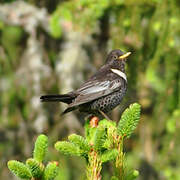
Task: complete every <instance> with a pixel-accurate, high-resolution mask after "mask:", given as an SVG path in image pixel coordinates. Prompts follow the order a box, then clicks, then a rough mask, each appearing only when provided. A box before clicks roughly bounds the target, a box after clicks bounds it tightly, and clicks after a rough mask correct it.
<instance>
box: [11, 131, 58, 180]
mask: <svg viewBox="0 0 180 180" xmlns="http://www.w3.org/2000/svg"><path fill="white" fill-rule="evenodd" d="M47 144H48V138H47V136H45V135H43V134H41V135H39V136H38V138H37V140H36V142H35V148H34V158H29V159H27V160H26V165H25V164H23V163H21V162H19V161H16V160H11V161H8V168H9V170H10V171H12V172H13V173H14V174H15V175H16V176H17V177H19V178H21V179H31V180H33V179H34V180H35V179H38V180H54V178H55V177H56V176H57V174H58V172H59V168H58V163H57V162H50V163H48V165H47V166H46V167H45V165H44V164H42V162H41V161H43V160H44V157H45V152H46V151H47ZM35 158H36V159H35Z"/></svg>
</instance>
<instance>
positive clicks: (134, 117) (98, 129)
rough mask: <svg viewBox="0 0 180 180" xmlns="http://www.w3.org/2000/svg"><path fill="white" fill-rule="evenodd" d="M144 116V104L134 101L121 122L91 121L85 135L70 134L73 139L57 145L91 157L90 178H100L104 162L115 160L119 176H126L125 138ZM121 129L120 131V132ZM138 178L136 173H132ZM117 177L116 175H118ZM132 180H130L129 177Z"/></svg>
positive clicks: (68, 152)
mask: <svg viewBox="0 0 180 180" xmlns="http://www.w3.org/2000/svg"><path fill="white" fill-rule="evenodd" d="M139 118H140V105H139V104H137V103H134V104H132V105H130V107H129V108H128V109H126V110H125V112H124V113H123V115H122V118H121V122H119V123H118V125H116V123H115V122H112V121H108V120H106V119H104V120H102V121H100V122H98V123H97V124H96V125H92V123H91V122H90V121H87V122H86V124H85V137H82V136H79V135H76V134H72V135H70V136H69V137H68V139H69V141H70V142H67V141H58V142H56V144H55V148H56V149H57V150H58V151H60V152H61V153H63V154H66V155H75V156H82V157H85V158H86V159H87V162H88V163H87V167H86V174H87V178H88V179H89V180H91V179H96V178H97V179H99V178H100V172H101V169H102V164H103V163H105V162H109V161H114V160H115V161H114V166H115V168H116V171H118V173H116V177H118V178H119V179H122V178H123V177H124V176H125V174H124V153H123V141H124V138H123V137H124V136H125V134H126V136H127V138H128V137H130V135H131V134H132V132H133V131H134V129H135V128H136V126H137V124H138V121H139ZM118 132H119V133H118ZM129 177H131V179H134V178H135V176H134V174H131V176H129ZM114 178H115V176H114ZM129 180H130V179H129Z"/></svg>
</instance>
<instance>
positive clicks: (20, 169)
mask: <svg viewBox="0 0 180 180" xmlns="http://www.w3.org/2000/svg"><path fill="white" fill-rule="evenodd" d="M8 168H9V169H10V170H11V171H12V172H13V173H14V174H15V175H16V176H17V177H19V178H21V179H30V178H31V177H32V175H31V172H30V170H29V169H28V167H27V166H26V165H25V164H23V163H21V162H19V161H16V160H11V161H8Z"/></svg>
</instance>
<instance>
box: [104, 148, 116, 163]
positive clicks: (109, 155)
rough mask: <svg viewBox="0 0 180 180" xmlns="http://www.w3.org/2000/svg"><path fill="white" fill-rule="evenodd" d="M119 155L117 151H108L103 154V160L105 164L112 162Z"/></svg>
mask: <svg viewBox="0 0 180 180" xmlns="http://www.w3.org/2000/svg"><path fill="white" fill-rule="evenodd" d="M117 155H118V151H117V149H110V150H106V151H105V152H103V153H102V155H101V160H102V162H103V163H104V162H108V161H112V160H114V159H115V158H116V157H117Z"/></svg>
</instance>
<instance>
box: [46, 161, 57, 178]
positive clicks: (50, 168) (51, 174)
mask: <svg viewBox="0 0 180 180" xmlns="http://www.w3.org/2000/svg"><path fill="white" fill-rule="evenodd" d="M58 172H59V168H58V167H57V163H56V162H50V163H49V164H48V165H47V166H46V168H45V170H44V174H43V180H52V179H54V178H55V177H56V176H57V175H58Z"/></svg>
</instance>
